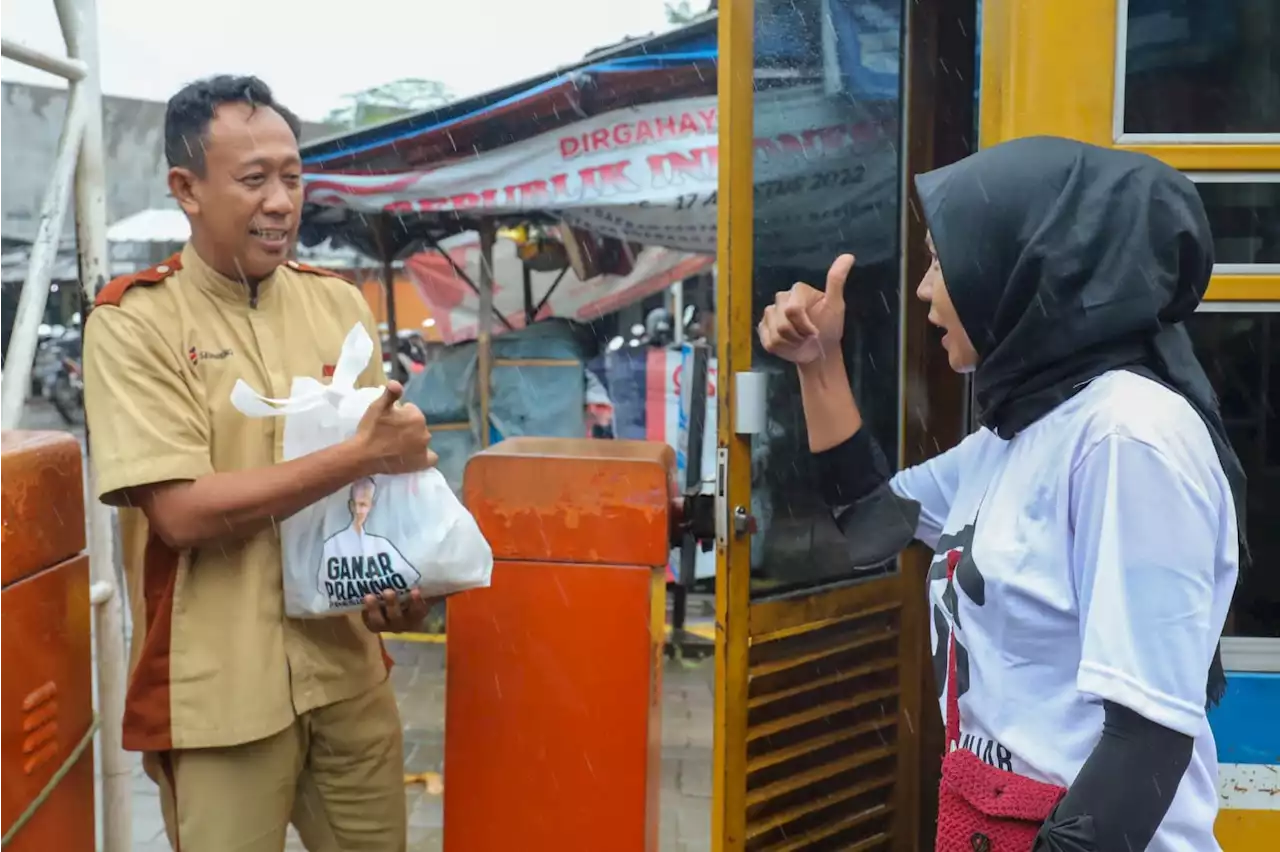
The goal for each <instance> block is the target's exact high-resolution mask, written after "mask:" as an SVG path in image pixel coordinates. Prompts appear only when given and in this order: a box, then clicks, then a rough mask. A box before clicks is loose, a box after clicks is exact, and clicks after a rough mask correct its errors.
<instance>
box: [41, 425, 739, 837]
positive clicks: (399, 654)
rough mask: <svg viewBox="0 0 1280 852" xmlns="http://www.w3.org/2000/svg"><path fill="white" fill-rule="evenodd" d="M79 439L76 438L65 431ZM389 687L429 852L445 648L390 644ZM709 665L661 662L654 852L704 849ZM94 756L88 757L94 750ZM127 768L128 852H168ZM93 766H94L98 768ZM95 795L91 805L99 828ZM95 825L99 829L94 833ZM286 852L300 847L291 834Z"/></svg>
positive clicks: (142, 787) (148, 797) (418, 828)
mask: <svg viewBox="0 0 1280 852" xmlns="http://www.w3.org/2000/svg"><path fill="white" fill-rule="evenodd" d="M22 425H23V427H24V428H28V429H57V430H65V429H67V427H66V426H65V425H64V424H63V423H62V422H61V420H60V418H59V417H58V415H57V413H56V412H55V411H54V410H53V409H52V407H51V406H49V405H47V404H44V403H41V402H39V401H36V402H34V403H32V404H30V405H29V407H28V410H27V413H26V415H25V416H24V418H23V424H22ZM73 431H75V432H76V433H77V436H78V437H80V438H82V439H83V431H82V430H80V429H76V430H73ZM708 607H709V600H696V599H692V598H691V601H690V613H691V616H692V617H695V618H696V617H697V615H700V614H704V613H705V611H706V609H707V608H708ZM387 650H388V652H389V653H390V654H391V656H392V657H393V658H394V659H395V662H396V666H395V668H394V669H393V670H392V681H393V684H394V686H395V690H396V697H397V699H398V701H399V704H400V712H401V718H402V721H403V723H404V740H405V774H406V776H407V779H408V778H411V777H413V776H418V778H417V780H412V781H409V780H407V782H406V784H405V800H406V803H407V804H408V808H409V838H408V839H409V850H410V852H435V851H436V850H440V849H442V845H443V837H444V833H443V825H444V812H443V797H442V796H441V795H440V793H441V790H442V786H441V782H443V783H444V784H447V783H448V778H447V776H445V775H444V773H443V764H444V690H445V677H444V674H445V671H444V667H445V646H444V644H442V643H439V642H410V641H401V640H392V641H388V642H387ZM713 682H714V663H713V661H712V660H711V659H701V660H697V661H693V660H688V659H686V660H668V661H667V663H666V667H665V670H664V672H663V708H662V711H663V720H662V743H663V747H662V765H661V770H660V771H661V773H662V785H661V798H660V811H659V819H660V830H659V837H660V845H659V848H660V850H661V852H708V850H710V848H711V736H712V719H713V716H712V687H713ZM95 750H96V749H95ZM131 757H132V760H133V766H134V771H133V778H132V788H133V797H132V799H133V802H132V803H133V848H134V850H136V852H164V851H165V850H168V849H169V844H168V841H167V840H166V839H165V835H164V825H163V822H162V821H161V816H160V801H159V797H158V794H157V791H156V787H155V785H154V784H153V783H152V782H151V780H150V779H148V778H147V777H146V776H145V775H144V774H143V772H142V766H141V763H140V761H139V760H138V758H137V756H136V755H131ZM98 765H99V766H101V764H100V762H99V764H98ZM101 800H102V799H101V795H100V794H99V795H98V797H97V803H98V807H99V817H98V818H99V820H101ZM100 824H101V823H99V825H100ZM590 847H591V842H590V840H582V839H579V840H575V839H574V838H565V848H566V849H583V848H590ZM286 848H287V850H289V852H295V850H302V849H303V846H302V844H301V842H300V841H299V840H298V838H297V837H296V835H293V834H292V832H291V836H290V840H289V843H288V846H287V847H286Z"/></svg>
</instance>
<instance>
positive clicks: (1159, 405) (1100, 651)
mask: <svg viewBox="0 0 1280 852" xmlns="http://www.w3.org/2000/svg"><path fill="white" fill-rule="evenodd" d="M892 487H893V490H894V491H895V492H897V493H898V494H899V495H901V496H903V497H906V498H909V499H912V500H915V501H917V502H918V503H919V504H920V506H921V511H920V522H919V528H918V529H917V537H918V538H919V539H920V540H922V541H923V542H925V543H926V544H928V545H929V546H931V547H933V548H934V550H935V551H936V552H937V555H936V556H935V558H934V562H933V568H932V570H931V571H930V575H929V602H930V606H931V618H930V622H931V625H932V627H931V636H932V640H933V648H934V660H933V662H934V670H935V672H936V673H937V675H938V677H937V683H938V689H939V696H938V698H939V704H940V705H941V706H942V712H943V714H944V715H945V714H946V701H945V696H946V692H945V686H944V679H945V677H946V674H945V673H946V662H947V639H948V635H949V631H950V630H952V629H954V630H955V634H956V648H957V653H956V660H957V681H958V684H959V687H960V689H961V690H962V693H961V695H960V702H959V706H960V744H961V747H962V748H967V749H969V750H970V751H973V752H974V753H975V754H977V755H978V756H979V757H981V758H983V759H984V760H985V761H986V762H988V763H990V764H992V765H995V766H999V767H1000V768H1002V769H1006V770H1010V771H1012V772H1016V773H1018V774H1019V775H1025V776H1028V777H1030V778H1034V779H1037V780H1040V781H1045V782H1048V783H1052V784H1058V785H1062V786H1070V784H1071V782H1072V781H1073V780H1074V779H1075V777H1076V774H1077V773H1078V772H1079V771H1080V768H1081V766H1083V765H1084V762H1085V760H1086V758H1088V756H1089V754H1090V752H1092V750H1093V748H1094V746H1095V745H1096V744H1097V742H1098V739H1099V737H1100V735H1101V733H1102V720H1103V708H1102V700H1103V699H1105V700H1109V701H1114V702H1116V703H1117V704H1121V705H1123V706H1125V707H1128V708H1129V709H1131V710H1133V711H1135V712H1137V713H1139V714H1141V715H1142V716H1145V717H1146V718H1148V719H1150V720H1152V721H1154V722H1157V723H1159V724H1161V725H1164V726H1165V727H1168V728H1171V729H1172V730H1175V731H1179V732H1181V733H1184V734H1186V735H1188V736H1192V737H1194V738H1195V749H1194V753H1193V755H1192V759H1191V764H1190V766H1189V767H1188V769H1187V772H1186V775H1185V776H1184V777H1183V779H1182V783H1181V785H1180V786H1179V788H1178V792H1177V795H1176V797H1175V798H1174V801H1173V804H1172V806H1171V807H1170V809H1169V811H1168V813H1167V814H1166V815H1165V818H1164V820H1163V821H1162V822H1161V824H1160V827H1159V829H1158V830H1157V831H1156V834H1155V837H1154V838H1153V839H1152V841H1151V845H1150V846H1149V847H1148V848H1149V849H1150V850H1152V852H1206V850H1217V849H1218V848H1219V846H1218V843H1217V841H1216V840H1215V839H1214V836H1213V824H1214V819H1215V817H1216V815H1217V812H1218V795H1217V776H1218V763H1217V755H1216V749H1215V746H1214V741H1213V734H1212V732H1211V731H1210V730H1209V724H1208V721H1207V719H1206V716H1205V680H1206V678H1205V672H1206V669H1207V667H1208V665H1209V662H1210V661H1211V659H1212V658H1213V654H1214V649H1215V647H1216V645H1217V642H1218V638H1219V636H1220V635H1221V633H1222V628H1223V624H1224V622H1225V620H1226V617H1227V608H1228V607H1229V605H1230V603H1231V595H1232V592H1233V590H1234V588H1235V583H1236V573H1237V560H1238V546H1237V540H1236V517H1235V508H1234V503H1233V502H1232V497H1231V490H1230V486H1229V485H1228V483H1227V479H1226V476H1225V475H1224V473H1223V471H1222V466H1221V464H1219V462H1218V457H1217V454H1216V452H1215V451H1214V447H1213V442H1212V440H1211V438H1210V436H1209V431H1208V429H1207V428H1206V427H1205V425H1204V422H1203V421H1202V420H1201V419H1200V417H1199V415H1198V414H1197V413H1196V411H1195V410H1194V409H1193V408H1192V407H1191V405H1190V404H1189V403H1188V402H1187V401H1186V400H1185V399H1183V398H1182V397H1181V396H1179V395H1178V394H1176V393H1174V392H1173V391H1171V390H1169V389H1168V388H1165V387H1163V386H1162V385H1159V384H1157V383H1156V382H1153V381H1150V380H1149V379H1146V378H1143V377H1141V376H1138V375H1135V374H1133V373H1130V372H1126V371H1117V372H1112V373H1107V374H1105V375H1103V376H1100V377H1099V378H1097V379H1095V380H1094V381H1093V382H1092V383H1090V385H1089V386H1088V387H1087V388H1085V389H1084V390H1082V391H1080V393H1078V394H1077V395H1076V396H1075V397H1073V398H1072V399H1071V400H1070V401H1068V402H1066V403H1064V404H1063V405H1061V406H1059V407H1058V408H1057V409H1055V410H1054V411H1053V412H1051V413H1050V414H1048V415H1046V416H1045V417H1044V418H1042V419H1041V420H1039V421H1037V422H1036V423H1035V424H1034V425H1032V426H1030V427H1028V428H1027V429H1026V430H1025V431H1023V432H1022V433H1021V434H1019V435H1018V436H1017V437H1016V438H1014V439H1013V440H1011V441H1004V440H1002V439H1000V438H999V437H998V436H996V435H995V434H994V433H992V432H990V431H988V430H982V431H980V432H977V433H975V434H973V435H970V436H969V437H968V438H966V439H965V440H964V441H963V442H962V443H961V444H960V445H959V446H957V447H956V448H954V449H952V450H950V451H948V452H946V453H944V454H943V455H941V456H938V457H937V458H934V459H932V460H930V461H929V462H926V463H925V464H922V465H919V466H917V467H913V468H910V469H909V470H905V471H902V472H901V473H899V474H898V475H897V476H895V477H894V479H893V481H892ZM979 508H981V511H979ZM975 520H976V532H975ZM953 549H959V550H961V551H962V554H963V555H962V557H961V560H960V562H959V564H958V565H957V566H956V572H955V575H956V577H955V588H954V589H953V590H948V582H947V556H946V555H947V553H948V552H949V551H951V550H953ZM1189 661H1194V663H1195V664H1194V665H1191V664H1189ZM1144 780H1149V779H1141V778H1135V779H1134V782H1135V783H1141V782H1142V781H1144Z"/></svg>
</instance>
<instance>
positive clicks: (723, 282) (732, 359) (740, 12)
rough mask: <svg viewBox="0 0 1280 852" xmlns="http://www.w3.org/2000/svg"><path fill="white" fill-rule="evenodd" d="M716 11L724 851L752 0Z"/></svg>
mask: <svg viewBox="0 0 1280 852" xmlns="http://www.w3.org/2000/svg"><path fill="white" fill-rule="evenodd" d="M719 13H720V18H719V22H718V26H719V35H718V38H719V47H718V52H719V59H718V75H719V76H718V80H719V83H718V85H719V122H720V125H719V127H720V139H719V145H720V151H719V163H720V164H719V178H718V182H719V186H718V201H717V213H716V227H717V239H716V260H717V277H716V303H717V311H716V313H717V315H718V322H719V328H718V329H717V335H716V337H717V340H718V346H719V351H718V353H717V355H718V359H719V365H720V367H719V376H720V379H719V383H718V387H717V389H716V398H717V400H718V405H719V410H718V420H717V421H716V422H717V424H718V426H719V435H718V437H717V445H718V446H717V450H718V452H717V459H718V465H719V476H718V478H717V479H718V482H717V489H718V493H719V495H720V500H719V502H718V505H717V509H716V511H717V513H718V520H719V523H720V525H721V531H720V533H721V534H720V535H719V536H718V538H719V541H717V544H716V563H717V566H716V576H717V578H718V579H717V582H716V652H715V661H716V680H715V733H714V742H713V745H712V771H713V773H714V774H713V777H712V785H711V786H712V794H711V795H712V804H711V807H712V812H711V848H712V849H713V850H715V852H731V850H739V849H742V848H744V845H745V843H746V795H747V789H746V775H747V765H746V761H747V715H746V712H745V708H746V705H747V653H748V647H749V641H750V637H749V627H750V625H749V623H748V612H749V610H750V606H751V542H750V539H747V540H746V541H739V540H738V539H737V537H736V535H735V533H734V531H733V529H732V528H731V526H730V524H729V522H728V521H729V517H728V516H729V513H730V512H732V509H731V508H730V507H733V506H750V505H751V438H750V436H748V435H738V434H736V432H735V431H734V399H735V398H736V393H735V390H736V389H735V387H734V376H735V374H737V373H739V372H745V371H748V370H750V369H751V331H750V329H751V309H752V306H751V275H752V263H753V252H752V239H753V234H754V229H753V217H754V214H755V203H754V199H753V183H752V175H753V170H752V156H753V139H754V133H753V130H754V124H755V120H754V118H755V108H754V103H753V96H754V87H753V80H754V71H755V68H754V66H755V62H754V53H755V48H754V39H753V33H754V14H755V4H754V2H753V0H725V2H723V3H721V4H720V10H719ZM744 330H745V333H744Z"/></svg>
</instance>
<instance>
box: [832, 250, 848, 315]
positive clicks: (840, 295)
mask: <svg viewBox="0 0 1280 852" xmlns="http://www.w3.org/2000/svg"><path fill="white" fill-rule="evenodd" d="M853 264H854V257H853V255H851V254H842V255H840V256H839V257H837V258H836V259H835V262H834V263H832V264H831V268H830V269H829V270H827V298H828V299H830V300H831V301H832V302H835V303H836V304H839V305H843V304H844V285H845V281H846V279H848V277H849V273H850V272H852V271H853Z"/></svg>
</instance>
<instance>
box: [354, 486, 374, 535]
mask: <svg viewBox="0 0 1280 852" xmlns="http://www.w3.org/2000/svg"><path fill="white" fill-rule="evenodd" d="M372 508H373V493H372V492H371V491H369V489H367V488H357V489H355V490H353V491H352V492H351V520H352V521H353V522H354V523H355V525H356V526H358V527H363V526H364V522H365V519H366V518H368V517H369V511H370V510H371V509H372Z"/></svg>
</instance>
